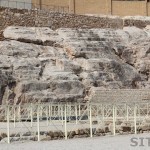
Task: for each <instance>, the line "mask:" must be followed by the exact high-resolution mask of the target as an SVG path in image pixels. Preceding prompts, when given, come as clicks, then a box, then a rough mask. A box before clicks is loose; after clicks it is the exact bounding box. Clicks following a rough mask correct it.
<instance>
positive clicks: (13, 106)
mask: <svg viewBox="0 0 150 150" xmlns="http://www.w3.org/2000/svg"><path fill="white" fill-rule="evenodd" d="M13 107H14V128H15V127H16V107H15V105H14V106H13Z"/></svg>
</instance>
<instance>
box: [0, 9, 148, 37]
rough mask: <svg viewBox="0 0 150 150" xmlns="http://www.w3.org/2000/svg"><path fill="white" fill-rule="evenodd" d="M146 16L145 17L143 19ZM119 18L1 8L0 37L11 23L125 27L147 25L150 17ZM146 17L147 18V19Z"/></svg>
mask: <svg viewBox="0 0 150 150" xmlns="http://www.w3.org/2000/svg"><path fill="white" fill-rule="evenodd" d="M143 18H144V19H143ZM143 18H136V17H135V18H131V17H128V18H119V17H111V16H109V17H108V16H85V15H74V14H66V13H58V12H48V11H47V12H46V11H42V10H41V11H40V10H21V9H20V10H18V9H8V8H0V39H2V32H3V30H4V29H5V28H6V27H7V26H10V25H15V26H40V27H41V26H42V27H45V26H46V27H50V28H52V29H54V30H55V29H58V28H115V29H119V28H123V26H133V25H134V26H137V27H139V28H143V27H146V25H149V24H150V18H149V17H147V18H146V17H143ZM145 18H146V19H145Z"/></svg>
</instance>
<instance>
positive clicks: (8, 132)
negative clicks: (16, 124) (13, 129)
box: [6, 105, 10, 144]
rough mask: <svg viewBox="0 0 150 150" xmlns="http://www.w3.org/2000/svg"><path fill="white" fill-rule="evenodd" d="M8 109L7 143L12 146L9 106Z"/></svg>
mask: <svg viewBox="0 0 150 150" xmlns="http://www.w3.org/2000/svg"><path fill="white" fill-rule="evenodd" d="M6 108H7V142H8V144H10V127H9V115H10V111H9V105H8V106H7V107H6Z"/></svg>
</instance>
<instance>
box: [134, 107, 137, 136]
mask: <svg viewBox="0 0 150 150" xmlns="http://www.w3.org/2000/svg"><path fill="white" fill-rule="evenodd" d="M136 116H137V106H136V105H134V133H135V134H137V126H136V121H137V120H136Z"/></svg>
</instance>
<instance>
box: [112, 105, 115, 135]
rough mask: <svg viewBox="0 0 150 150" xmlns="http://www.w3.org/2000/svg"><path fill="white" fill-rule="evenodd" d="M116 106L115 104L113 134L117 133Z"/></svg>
mask: <svg viewBox="0 0 150 150" xmlns="http://www.w3.org/2000/svg"><path fill="white" fill-rule="evenodd" d="M115 115H116V107H115V105H113V135H116V116H115Z"/></svg>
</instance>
